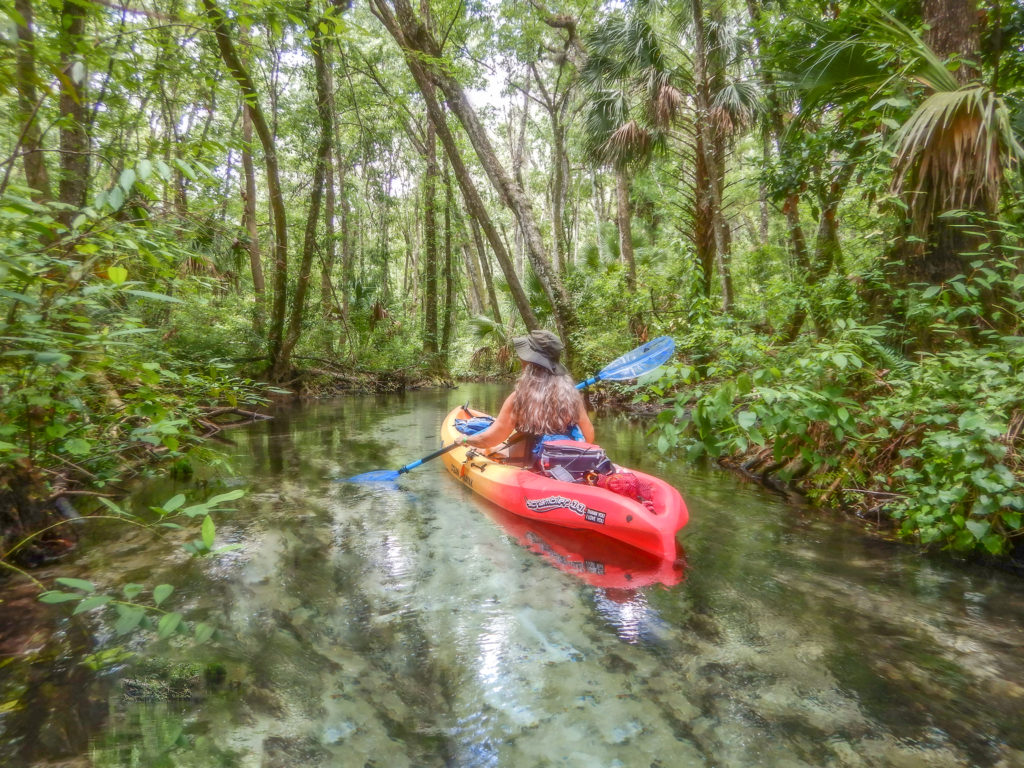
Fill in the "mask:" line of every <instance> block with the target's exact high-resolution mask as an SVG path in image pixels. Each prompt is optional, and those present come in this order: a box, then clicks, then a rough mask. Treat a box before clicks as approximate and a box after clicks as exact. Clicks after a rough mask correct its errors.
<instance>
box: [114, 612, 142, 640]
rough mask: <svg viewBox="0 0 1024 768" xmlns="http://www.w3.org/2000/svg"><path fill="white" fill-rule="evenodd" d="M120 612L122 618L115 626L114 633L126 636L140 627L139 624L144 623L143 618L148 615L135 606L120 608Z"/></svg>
mask: <svg viewBox="0 0 1024 768" xmlns="http://www.w3.org/2000/svg"><path fill="white" fill-rule="evenodd" d="M118 610H119V611H120V613H121V616H120V617H119V618H118V620H117V622H116V623H115V624H114V632H116V633H117V634H119V635H125V634H127V633H129V632H131V631H132V630H133V629H135V628H136V627H137V626H139V622H140V621H142V617H143V616H145V615H146V612H145V611H144V610H142V609H141V608H136V607H134V606H120V605H119V606H118Z"/></svg>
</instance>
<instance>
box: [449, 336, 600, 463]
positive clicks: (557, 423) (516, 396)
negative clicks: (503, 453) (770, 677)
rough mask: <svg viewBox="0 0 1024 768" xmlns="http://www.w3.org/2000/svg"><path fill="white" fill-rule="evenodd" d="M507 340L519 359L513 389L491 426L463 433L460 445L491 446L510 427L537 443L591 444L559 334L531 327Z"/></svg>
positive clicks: (505, 435)
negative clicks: (565, 442)
mask: <svg viewBox="0 0 1024 768" xmlns="http://www.w3.org/2000/svg"><path fill="white" fill-rule="evenodd" d="M512 344H513V345H514V346H515V349H516V354H517V355H518V356H519V359H520V360H521V361H522V363H523V372H522V373H521V374H520V375H519V379H518V381H516V388H515V391H514V392H513V393H512V394H511V395H509V396H508V397H507V398H506V399H505V402H504V403H503V404H502V406H501V410H500V411H499V412H498V417H497V418H496V419H495V420H494V423H493V424H491V426H489V427H488V428H487V429H485V430H483V431H482V432H478V433H477V434H475V435H468V436H466V437H464V438H463V439H462V443H463V444H464V445H472V446H474V447H476V448H493V447H494V446H496V445H498V444H499V443H501V442H503V441H504V440H506V439H507V438H508V437H509V436H510V435H511V434H512V432H513V430H515V431H517V432H521V433H523V434H525V435H527V436H530V437H532V438H534V440H535V442H536V444H538V445H539V444H540V443H541V442H543V441H544V440H551V439H561V440H571V439H575V440H585V441H587V442H588V443H592V442H594V425H593V424H591V423H590V417H589V416H587V409H586V406H585V405H584V404H583V396H582V395H581V394H580V393H579V390H578V389H576V385H575V384H574V383H573V380H572V377H571V376H569V371H568V370H566V368H565V366H564V365H562V364H561V363H560V362H559V358H560V357H561V356H562V349H563V345H562V342H561V341H560V340H559V339H558V337H557V336H556V335H555V334H553V333H551V331H530V333H529V334H528V335H526V336H519V337H517V338H515V339H513V340H512Z"/></svg>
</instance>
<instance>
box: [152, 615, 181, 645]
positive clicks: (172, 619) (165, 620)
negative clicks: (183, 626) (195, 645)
mask: <svg viewBox="0 0 1024 768" xmlns="http://www.w3.org/2000/svg"><path fill="white" fill-rule="evenodd" d="M180 623H181V614H180V613H165V614H164V615H163V616H161V617H160V621H159V622H158V623H157V625H156V630H157V635H158V636H159V637H160V638H161V639H163V638H166V637H170V636H171V635H173V634H174V630H176V629H177V628H178V625H179V624H180Z"/></svg>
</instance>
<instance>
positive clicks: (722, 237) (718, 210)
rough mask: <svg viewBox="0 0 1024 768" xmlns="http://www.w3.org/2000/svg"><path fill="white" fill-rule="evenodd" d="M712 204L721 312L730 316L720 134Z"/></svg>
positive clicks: (728, 240)
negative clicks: (720, 290)
mask: <svg viewBox="0 0 1024 768" xmlns="http://www.w3.org/2000/svg"><path fill="white" fill-rule="evenodd" d="M712 157H713V159H714V175H715V186H714V204H715V261H716V263H717V265H718V276H719V278H720V279H721V281H722V312H723V313H725V314H727V315H728V314H732V310H733V304H734V298H733V289H732V263H731V258H732V233H731V232H730V231H729V222H727V221H726V220H725V206H724V204H723V202H722V198H723V190H724V188H725V137H724V136H723V135H722V134H721V133H717V134H715V136H714V149H713V152H712Z"/></svg>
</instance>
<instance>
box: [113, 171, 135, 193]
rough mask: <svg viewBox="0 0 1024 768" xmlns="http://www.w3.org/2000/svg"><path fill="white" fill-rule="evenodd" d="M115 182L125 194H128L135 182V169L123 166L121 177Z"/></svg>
mask: <svg viewBox="0 0 1024 768" xmlns="http://www.w3.org/2000/svg"><path fill="white" fill-rule="evenodd" d="M117 183H118V184H119V185H120V186H121V189H123V190H124V193H125V194H126V195H127V194H129V193H130V192H131V191H132V186H133V185H134V184H135V171H133V170H132V169H131V168H125V169H124V170H123V171H121V178H119V179H118V180H117Z"/></svg>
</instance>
